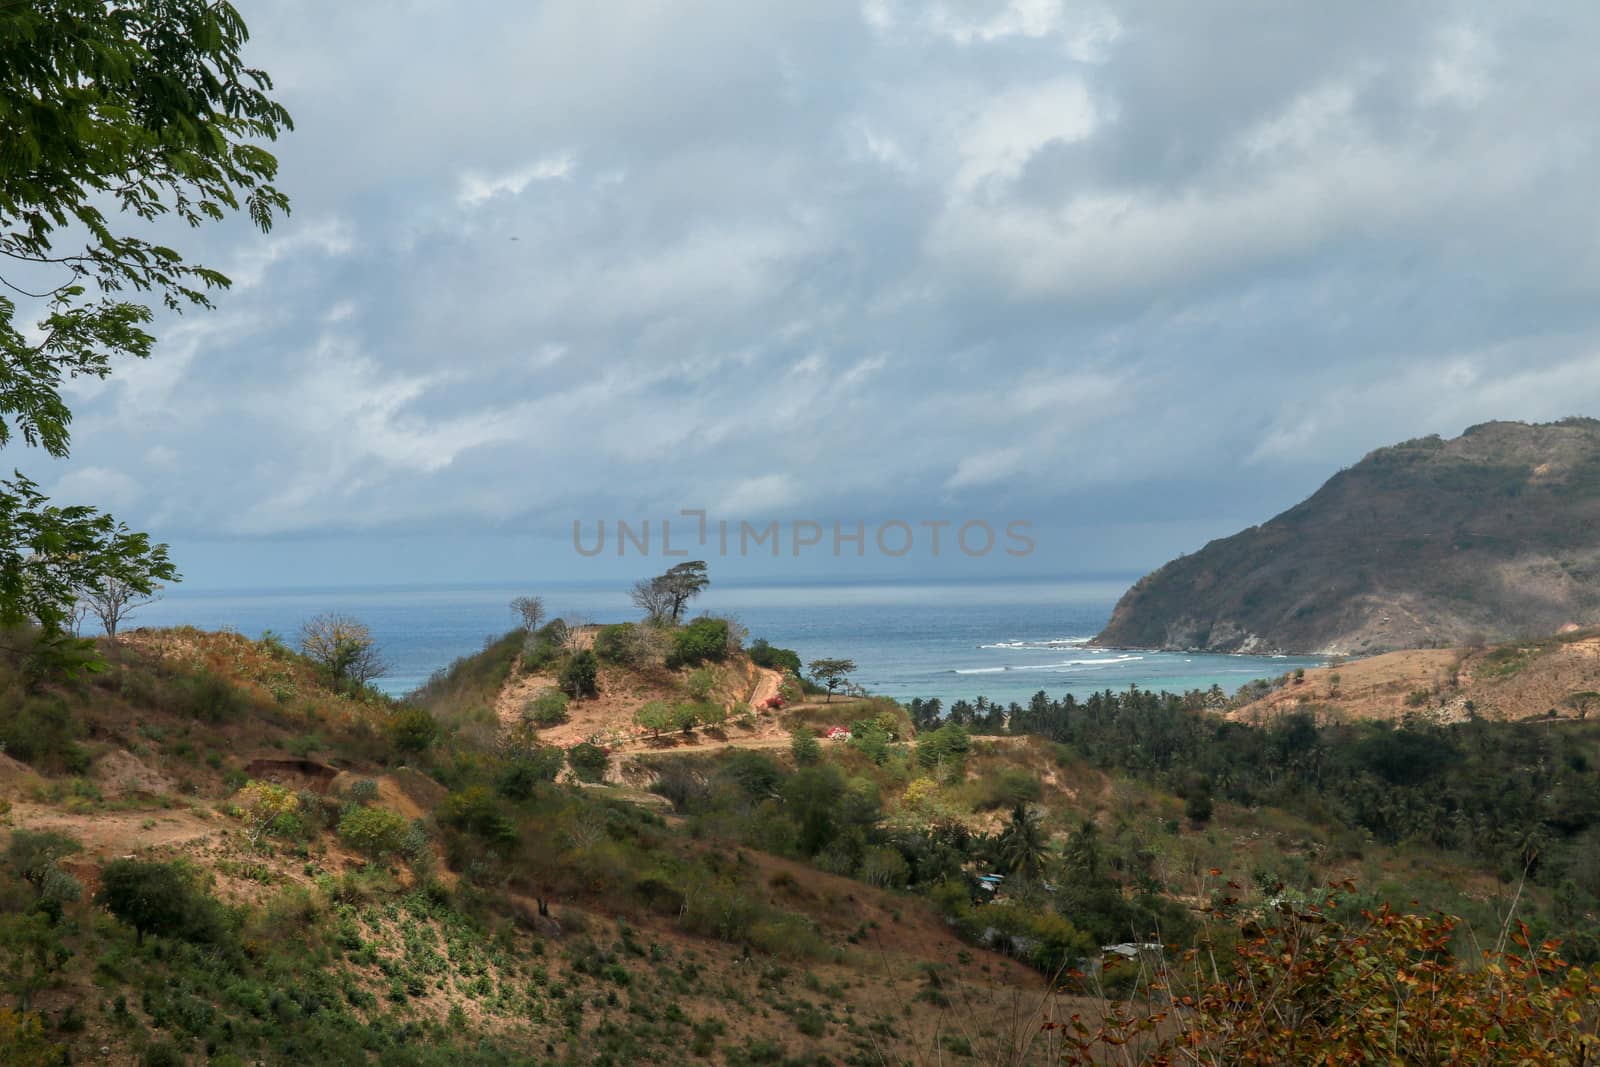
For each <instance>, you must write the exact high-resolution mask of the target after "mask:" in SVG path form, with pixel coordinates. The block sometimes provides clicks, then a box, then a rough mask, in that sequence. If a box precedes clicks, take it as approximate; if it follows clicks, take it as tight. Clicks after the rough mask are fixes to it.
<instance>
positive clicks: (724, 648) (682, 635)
mask: <svg viewBox="0 0 1600 1067" xmlns="http://www.w3.org/2000/svg"><path fill="white" fill-rule="evenodd" d="M727 654H728V623H727V620H725V619H713V618H711V617H710V616H707V615H702V616H701V617H700V618H698V619H695V620H694V621H693V622H691V623H689V624H688V625H687V626H685V627H683V628H682V629H681V630H679V631H677V632H676V633H674V634H673V635H672V651H671V653H669V654H668V656H667V666H669V667H693V666H695V665H697V664H701V663H705V662H706V661H707V660H721V659H723V658H725V657H726V656H727Z"/></svg>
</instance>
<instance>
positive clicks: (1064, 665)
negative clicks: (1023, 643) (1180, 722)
mask: <svg viewBox="0 0 1600 1067" xmlns="http://www.w3.org/2000/svg"><path fill="white" fill-rule="evenodd" d="M1141 659H1144V657H1143V656H1113V657H1112V658H1111V659H1067V660H1062V661H1060V662H1059V663H1019V664H1016V665H1015V666H1011V667H963V668H957V669H956V670H954V671H952V672H951V673H952V674H1004V673H1006V672H1008V671H1070V670H1083V669H1089V670H1094V669H1096V668H1099V667H1112V666H1115V665H1116V664H1118V663H1132V662H1133V661H1135V660H1141Z"/></svg>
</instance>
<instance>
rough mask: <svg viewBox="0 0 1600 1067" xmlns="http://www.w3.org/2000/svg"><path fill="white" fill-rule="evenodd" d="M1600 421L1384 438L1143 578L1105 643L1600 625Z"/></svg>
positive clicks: (1324, 638) (1351, 643) (1273, 640)
mask: <svg viewBox="0 0 1600 1067" xmlns="http://www.w3.org/2000/svg"><path fill="white" fill-rule="evenodd" d="M1597 518H1600V421H1596V420H1594V419H1583V418H1574V419H1565V420H1562V421H1560V422H1556V423H1546V424H1532V425H1530V424H1527V423H1520V422H1490V423H1484V424H1482V425H1479V426H1474V427H1472V428H1470V429H1468V430H1467V431H1465V432H1464V433H1463V434H1462V435H1461V436H1460V437H1457V438H1454V439H1451V440H1445V439H1442V438H1440V437H1437V436H1432V437H1424V438H1420V439H1417V440H1413V441H1407V442H1404V443H1403V444H1398V445H1394V446H1392V447H1390V448H1381V449H1378V450H1377V451H1375V452H1373V453H1371V454H1370V455H1368V456H1366V457H1365V458H1364V459H1362V460H1361V462H1359V463H1357V464H1356V465H1355V466H1354V467H1351V468H1348V469H1346V470H1342V471H1340V472H1339V473H1338V474H1336V475H1334V476H1333V477H1332V478H1330V479H1329V480H1328V481H1327V483H1326V484H1324V485H1323V486H1322V488H1321V489H1319V490H1317V492H1316V493H1314V494H1313V495H1312V496H1311V497H1310V498H1308V499H1307V500H1305V501H1303V502H1301V503H1300V504H1297V505H1295V506H1294V507H1292V508H1290V509H1289V510H1288V511H1285V512H1284V513H1283V514H1281V515H1279V516H1277V517H1276V518H1274V519H1271V520H1270V521H1268V522H1265V523H1263V524H1261V525H1260V526H1253V527H1251V528H1250V529H1248V530H1244V531H1241V532H1240V533H1237V534H1234V535H1233V536H1232V537H1226V538H1222V539H1221V540H1217V541H1213V542H1211V543H1210V544H1208V545H1206V546H1205V547H1204V548H1202V549H1201V550H1200V551H1198V552H1196V553H1194V554H1193V555H1187V556H1182V557H1180V558H1178V559H1176V560H1173V561H1172V562H1170V563H1168V564H1166V565H1165V566H1163V567H1161V568H1160V569H1159V570H1156V571H1154V572H1152V573H1151V574H1148V575H1146V576H1145V577H1144V578H1142V579H1140V580H1139V582H1138V583H1137V584H1135V585H1134V586H1133V588H1132V589H1130V590H1128V592H1127V593H1125V594H1124V595H1123V597H1122V599H1121V601H1119V602H1118V604H1117V606H1116V609H1115V611H1114V612H1113V613H1112V616H1111V621H1110V622H1109V623H1108V624H1107V626H1106V628H1105V629H1104V630H1103V631H1101V633H1100V634H1099V635H1098V636H1097V637H1096V638H1095V641H1094V643H1095V644H1097V645H1101V646H1111V647H1122V648H1163V649H1197V650H1204V651H1208V652H1256V653H1260V652H1300V653H1313V654H1329V655H1331V654H1365V653H1373V652H1382V651H1387V650H1391V649H1400V648H1425V647H1433V646H1439V645H1461V644H1474V643H1479V642H1481V641H1484V640H1491V641H1493V640H1509V639H1515V638H1519V637H1524V636H1529V635H1538V634H1549V633H1555V632H1557V631H1559V630H1561V629H1563V628H1565V627H1570V626H1592V625H1595V624H1597V623H1600V538H1597V536H1596V530H1597V522H1596V520H1597Z"/></svg>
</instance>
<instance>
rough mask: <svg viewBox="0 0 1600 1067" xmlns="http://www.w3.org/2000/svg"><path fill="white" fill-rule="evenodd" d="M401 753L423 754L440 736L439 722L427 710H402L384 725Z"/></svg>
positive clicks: (409, 708) (411, 708)
mask: <svg viewBox="0 0 1600 1067" xmlns="http://www.w3.org/2000/svg"><path fill="white" fill-rule="evenodd" d="M384 725H385V728H386V729H387V730H388V733H389V740H391V741H393V742H394V747H395V748H398V749H399V750H400V751H401V752H423V751H426V750H427V747H428V746H429V745H431V744H433V742H434V740H435V739H436V738H437V737H438V736H439V720H438V719H435V718H434V717H433V715H432V713H431V712H429V711H428V710H427V709H426V708H415V707H408V708H401V709H400V710H399V711H397V712H395V713H394V714H393V715H391V716H389V721H388V722H387V723H385V724H384Z"/></svg>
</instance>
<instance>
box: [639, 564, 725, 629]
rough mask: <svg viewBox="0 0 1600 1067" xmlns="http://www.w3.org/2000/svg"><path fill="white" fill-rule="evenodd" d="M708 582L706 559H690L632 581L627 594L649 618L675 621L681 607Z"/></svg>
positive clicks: (681, 613) (702, 589) (708, 583)
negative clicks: (632, 583) (655, 574)
mask: <svg viewBox="0 0 1600 1067" xmlns="http://www.w3.org/2000/svg"><path fill="white" fill-rule="evenodd" d="M710 584H711V579H710V578H708V577H707V576H706V563H705V560H702V559H696V560H689V561H688V562H685V563H679V564H678V565H677V566H675V567H670V568H668V570H667V572H666V573H665V574H660V575H657V576H656V577H654V578H646V579H644V580H642V581H639V582H636V583H634V586H633V590H632V592H631V593H630V596H631V597H632V598H633V602H634V604H635V605H636V606H637V607H638V608H639V610H641V611H643V612H644V613H645V615H646V616H648V617H649V618H650V619H652V620H656V621H661V622H671V623H673V624H674V625H676V624H677V622H678V620H679V619H680V618H681V617H682V616H683V609H684V607H686V606H687V605H688V603H689V601H691V600H693V599H694V598H695V597H697V596H699V595H700V594H701V593H703V592H704V591H705V588H706V586H708V585H710Z"/></svg>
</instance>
